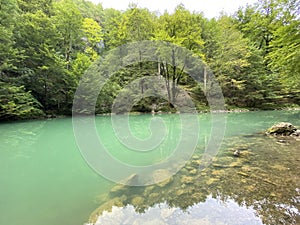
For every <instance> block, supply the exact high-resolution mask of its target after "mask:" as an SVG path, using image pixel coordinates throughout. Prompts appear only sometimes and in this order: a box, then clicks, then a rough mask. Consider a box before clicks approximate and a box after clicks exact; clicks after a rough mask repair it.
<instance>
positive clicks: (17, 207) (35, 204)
mask: <svg viewBox="0 0 300 225" xmlns="http://www.w3.org/2000/svg"><path fill="white" fill-rule="evenodd" d="M157 117H159V118H160V119H162V121H164V123H165V125H164V126H166V128H167V131H171V132H173V133H172V134H171V135H167V136H166V137H163V139H162V141H161V137H160V136H155V135H154V136H151V134H152V133H151V132H153V130H152V131H151V127H150V128H149V124H150V123H151V122H150V121H151V120H152V119H153V116H152V115H137V116H131V117H130V121H129V123H130V127H131V131H132V132H133V133H134V135H136V136H137V137H138V138H139V139H141V140H142V139H145V138H146V139H147V137H150V139H151V138H153V140H158V141H159V140H160V141H161V142H159V143H161V146H158V147H157V149H156V150H155V151H151V152H149V153H148V155H147V157H146V158H145V157H142V156H141V155H140V154H139V153H137V152H131V151H129V150H126V145H124V144H120V143H119V142H118V140H117V139H116V137H115V135H114V134H115V132H114V130H113V128H112V127H111V120H110V117H108V116H100V117H97V118H96V126H97V132H98V136H99V138H100V139H101V140H102V141H103V143H104V145H105V146H106V148H107V149H109V151H110V153H111V155H113V156H114V157H116V158H118V159H119V160H122V161H124V162H126V163H132V164H134V165H138V166H139V165H149V164H151V163H153V162H155V163H156V162H160V161H161V160H163V159H165V158H166V157H168V156H170V155H171V154H172V150H173V148H174V146H176V140H178V139H179V138H178V137H180V132H181V129H180V128H181V127H180V125H178V121H179V119H178V115H161V116H157ZM299 118H300V112H299V111H272V112H248V113H233V114H228V115H227V125H226V134H225V141H226V139H229V138H231V137H239V136H243V135H252V134H254V133H258V132H261V131H263V130H265V129H266V128H268V127H270V126H271V125H273V124H274V123H275V122H280V121H289V122H291V123H293V124H295V125H298V126H299V125H300V124H299V123H300V120H299ZM199 121H200V131H199V140H198V145H199V146H200V148H201V147H203V148H204V146H205V144H207V143H208V141H209V138H210V132H211V116H210V115H205V114H203V115H199ZM124 126H125V125H124ZM120 135H122V134H120ZM124 146H125V147H124ZM120 149H122V151H120ZM123 150H124V151H123ZM113 186H114V183H113V182H111V181H108V180H107V179H105V178H103V177H101V176H99V175H98V174H97V173H96V172H95V171H94V170H93V169H92V168H91V167H90V166H88V165H87V163H86V162H85V160H84V159H83V157H82V155H81V152H80V151H79V149H78V147H77V145H76V141H75V137H74V133H73V127H72V119H71V118H65V119H52V120H43V121H26V122H14V123H1V124H0V224H10V225H41V224H43V225H62V224H64V225H76V224H84V222H86V221H87V220H88V218H89V215H90V214H91V212H92V211H93V210H94V209H96V208H97V207H98V206H99V204H100V203H99V202H100V201H101V200H99V199H100V197H99V196H102V195H105V194H107V193H108V192H109V191H110V189H111V188H112V187H113Z"/></svg>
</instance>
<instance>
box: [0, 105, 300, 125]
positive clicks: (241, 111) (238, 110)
mask: <svg viewBox="0 0 300 225" xmlns="http://www.w3.org/2000/svg"><path fill="white" fill-rule="evenodd" d="M257 111H300V108H297V107H295V108H291V107H286V108H277V109H269V110H261V109H244V108H243V109H231V110H212V111H210V110H202V111H197V114H207V113H245V112H257ZM147 114H148V115H149V114H152V115H167V114H185V113H180V112H161V111H159V112H154V113H153V112H129V113H122V114H115V113H102V114H93V115H94V116H111V115H132V116H137V115H147ZM187 114H188V113H187ZM80 116H92V115H80ZM68 117H72V115H53V114H51V115H50V114H48V115H43V116H40V117H36V118H27V119H18V120H9V121H0V123H3V122H18V121H33V120H48V119H63V118H68Z"/></svg>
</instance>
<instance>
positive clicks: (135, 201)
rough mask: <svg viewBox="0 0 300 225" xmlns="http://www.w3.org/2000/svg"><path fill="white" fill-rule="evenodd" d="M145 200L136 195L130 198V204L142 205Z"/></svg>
mask: <svg viewBox="0 0 300 225" xmlns="http://www.w3.org/2000/svg"><path fill="white" fill-rule="evenodd" d="M144 202H145V199H144V198H142V197H140V196H136V197H134V198H133V199H132V200H131V204H132V205H133V206H142V205H143V204H144Z"/></svg>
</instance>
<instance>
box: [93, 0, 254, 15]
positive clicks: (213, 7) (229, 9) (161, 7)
mask: <svg viewBox="0 0 300 225" xmlns="http://www.w3.org/2000/svg"><path fill="white" fill-rule="evenodd" d="M90 1H92V2H94V3H102V6H103V8H114V9H118V10H126V9H127V7H128V4H129V3H137V5H138V6H139V7H142V8H148V9H149V10H150V11H159V12H161V13H163V12H164V11H165V10H167V11H168V12H170V13H172V12H173V10H174V8H175V7H176V6H177V5H179V4H180V3H182V4H183V5H184V6H185V8H187V9H188V10H190V11H191V12H193V11H196V12H203V13H204V16H205V17H207V18H213V17H218V16H219V15H220V12H221V11H224V12H226V13H228V14H232V13H234V12H235V11H236V10H237V9H238V8H239V6H245V5H246V4H247V3H248V4H253V3H255V2H257V0H90Z"/></svg>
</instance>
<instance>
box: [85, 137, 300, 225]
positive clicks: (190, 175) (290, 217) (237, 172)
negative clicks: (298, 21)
mask: <svg viewBox="0 0 300 225" xmlns="http://www.w3.org/2000/svg"><path fill="white" fill-rule="evenodd" d="M299 146H300V142H299V141H295V140H294V139H290V140H288V141H287V142H286V143H279V142H277V140H276V139H275V138H269V137H264V136H258V137H254V136H248V137H243V138H241V137H236V138H230V139H227V140H226V142H225V143H224V145H223V147H222V150H221V151H220V152H219V154H218V155H217V156H216V157H215V159H214V160H213V161H212V163H211V165H210V166H209V167H208V168H206V169H204V170H202V171H200V170H199V169H198V168H199V165H200V164H201V158H200V157H199V155H200V153H198V154H197V153H195V155H194V156H193V157H192V159H191V160H190V161H189V162H188V163H187V164H186V165H185V167H184V168H182V169H181V170H180V171H179V172H178V173H177V174H176V175H175V176H174V177H172V178H170V179H168V180H166V181H164V182H162V183H158V184H156V185H151V186H147V187H128V186H122V185H116V186H115V187H114V188H113V189H112V190H111V192H110V194H109V196H106V197H104V198H103V199H102V203H103V204H102V205H101V206H100V207H99V208H98V210H96V211H95V212H94V213H93V214H92V216H91V220H92V221H95V219H96V218H97V215H100V214H101V213H102V211H103V210H110V208H111V207H112V206H113V205H117V206H126V205H127V204H131V205H133V206H134V207H135V209H136V210H137V211H138V212H144V211H145V210H146V209H148V208H149V207H152V206H154V205H155V204H157V203H162V202H167V203H168V205H169V206H171V207H180V208H181V209H183V210H184V209H187V208H188V207H190V206H193V205H195V204H197V203H199V202H204V201H205V200H206V199H207V196H208V195H210V194H211V195H212V197H214V198H220V199H221V200H222V201H224V202H226V201H228V200H230V199H233V200H234V201H235V202H237V203H238V204H239V205H240V206H247V207H253V208H254V209H255V210H256V212H257V214H258V215H259V216H260V217H261V218H262V220H263V222H264V224H272V225H273V224H297V223H299V215H300V214H299V211H300V209H299V203H300V193H299V188H300V187H299V186H300V178H299V171H300V165H299V160H300V152H299ZM236 149H238V150H239V151H240V152H241V155H240V157H234V156H233V151H234V150H236ZM199 151H200V149H199ZM105 198H106V199H105ZM238 219H239V218H236V220H238Z"/></svg>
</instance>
